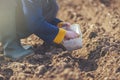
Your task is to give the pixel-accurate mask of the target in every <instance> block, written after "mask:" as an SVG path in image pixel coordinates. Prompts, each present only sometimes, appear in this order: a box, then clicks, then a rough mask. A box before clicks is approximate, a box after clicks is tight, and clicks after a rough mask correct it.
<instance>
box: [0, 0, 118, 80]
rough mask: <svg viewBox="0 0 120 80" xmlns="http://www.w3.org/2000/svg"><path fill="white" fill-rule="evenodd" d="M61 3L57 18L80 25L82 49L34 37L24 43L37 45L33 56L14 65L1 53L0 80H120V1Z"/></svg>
mask: <svg viewBox="0 0 120 80" xmlns="http://www.w3.org/2000/svg"><path fill="white" fill-rule="evenodd" d="M58 1H59V4H60V11H59V14H58V17H59V18H61V19H63V20H65V21H68V22H71V23H79V24H80V25H81V29H82V33H83V47H82V48H81V49H79V50H76V51H72V52H68V51H64V48H61V46H58V45H55V44H53V45H52V46H48V45H46V44H45V45H41V44H42V41H41V40H39V39H38V38H37V37H35V36H34V35H32V36H31V37H29V38H27V39H25V40H22V43H23V44H30V45H34V49H35V52H36V54H35V55H34V56H33V57H31V58H26V59H24V60H21V61H16V62H13V61H7V60H5V59H4V57H3V55H2V54H0V55H1V56H0V80H120V1H119V0H58ZM0 52H2V50H1V49H0Z"/></svg>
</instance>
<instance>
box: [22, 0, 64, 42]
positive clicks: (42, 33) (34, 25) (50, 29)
mask: <svg viewBox="0 0 120 80" xmlns="http://www.w3.org/2000/svg"><path fill="white" fill-rule="evenodd" d="M22 4H23V12H24V16H25V18H26V22H27V24H28V29H29V30H30V31H31V32H33V33H34V34H36V35H37V36H38V37H40V38H41V39H43V40H44V41H45V42H47V43H51V42H55V43H58V44H59V43H61V42H62V40H63V39H64V36H65V34H66V31H65V30H64V29H62V28H57V27H56V26H54V25H52V24H49V23H48V22H46V21H45V19H44V17H43V16H42V11H41V9H40V7H39V6H38V5H37V3H34V2H32V1H30V0H22Z"/></svg>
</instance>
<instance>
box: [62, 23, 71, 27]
mask: <svg viewBox="0 0 120 80" xmlns="http://www.w3.org/2000/svg"><path fill="white" fill-rule="evenodd" d="M70 26H71V24H70V23H69V22H63V24H62V27H67V28H69V27H70Z"/></svg>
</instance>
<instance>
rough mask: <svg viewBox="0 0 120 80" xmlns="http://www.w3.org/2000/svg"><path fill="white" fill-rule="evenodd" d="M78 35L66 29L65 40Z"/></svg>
mask: <svg viewBox="0 0 120 80" xmlns="http://www.w3.org/2000/svg"><path fill="white" fill-rule="evenodd" d="M77 37H79V35H78V34H77V33H76V32H74V31H66V35H65V40H70V39H74V38H77Z"/></svg>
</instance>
